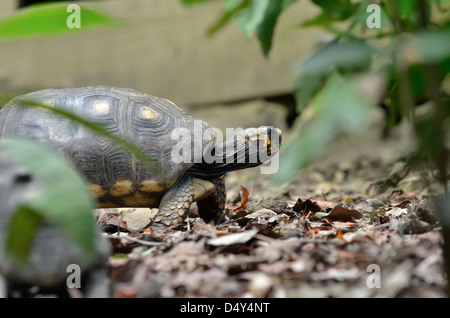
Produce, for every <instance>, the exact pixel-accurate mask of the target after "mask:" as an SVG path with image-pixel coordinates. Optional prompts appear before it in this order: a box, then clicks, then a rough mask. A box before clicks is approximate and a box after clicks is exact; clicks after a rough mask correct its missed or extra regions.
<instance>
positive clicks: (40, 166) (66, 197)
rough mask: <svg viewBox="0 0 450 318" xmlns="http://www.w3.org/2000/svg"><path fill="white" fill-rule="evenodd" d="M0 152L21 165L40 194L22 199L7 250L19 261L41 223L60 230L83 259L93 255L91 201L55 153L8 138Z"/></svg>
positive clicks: (79, 180) (10, 231)
mask: <svg viewBox="0 0 450 318" xmlns="http://www.w3.org/2000/svg"><path fill="white" fill-rule="evenodd" d="M0 151H5V152H7V153H8V154H9V155H10V156H11V158H13V160H14V161H17V162H18V163H19V164H23V165H25V166H26V167H27V168H28V169H29V171H30V173H31V175H32V176H33V180H36V182H39V183H40V184H42V191H40V193H39V195H35V196H33V197H31V198H28V199H26V202H25V204H23V205H22V206H21V207H19V208H18V210H17V211H16V212H15V215H14V217H13V222H12V224H11V227H10V229H9V233H8V239H7V242H8V243H7V244H8V245H7V250H8V251H9V252H10V253H12V254H13V255H15V256H17V257H18V258H19V259H22V260H23V259H24V254H25V253H27V252H28V249H29V248H30V246H31V245H30V244H31V241H32V239H33V237H34V234H35V231H36V229H37V227H38V225H39V224H40V223H41V221H46V222H48V223H50V224H53V225H55V226H57V227H58V228H60V229H61V230H62V231H64V232H66V233H67V235H68V236H69V237H71V238H72V239H73V240H74V242H76V243H77V244H78V245H79V246H80V247H81V248H82V250H83V251H85V252H86V256H91V255H93V253H94V247H95V246H94V239H95V235H94V234H95V221H94V217H93V214H92V209H93V208H94V207H95V201H94V199H93V198H92V197H91V195H90V194H89V192H88V190H87V188H86V184H85V182H84V181H83V179H82V178H81V177H80V176H79V175H78V174H77V173H76V172H75V168H74V167H72V166H71V165H70V164H69V163H68V162H67V161H66V160H64V159H63V158H62V157H61V156H60V155H59V154H56V153H55V152H53V151H51V150H50V149H47V148H46V147H44V146H43V145H41V144H38V143H36V142H33V141H31V140H26V139H19V138H12V139H4V140H2V141H1V142H0Z"/></svg>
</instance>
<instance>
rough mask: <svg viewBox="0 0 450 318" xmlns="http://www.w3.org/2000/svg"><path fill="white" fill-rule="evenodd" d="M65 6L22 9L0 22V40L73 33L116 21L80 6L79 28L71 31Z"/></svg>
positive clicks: (58, 4) (49, 5)
mask: <svg viewBox="0 0 450 318" xmlns="http://www.w3.org/2000/svg"><path fill="white" fill-rule="evenodd" d="M67 6H68V4H67V3H57V4H41V5H34V6H31V7H29V8H26V9H22V10H20V11H18V12H17V13H16V14H14V15H12V16H10V17H8V18H6V19H4V20H3V21H0V38H12V37H23V36H31V35H37V34H41V35H42V34H44V35H49V34H56V33H60V32H64V31H66V32H67V31H69V32H73V31H75V30H83V29H84V28H85V27H90V26H93V25H110V24H113V23H114V22H116V21H117V20H116V19H115V18H112V17H110V16H107V15H105V14H103V13H101V12H98V11H96V10H93V9H90V8H88V7H87V6H85V5H80V8H81V11H80V20H81V28H80V29H76V28H73V29H71V28H69V27H68V26H67V19H68V18H69V17H70V15H71V14H72V13H71V11H69V12H67Z"/></svg>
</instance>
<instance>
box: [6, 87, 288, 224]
mask: <svg viewBox="0 0 450 318" xmlns="http://www.w3.org/2000/svg"><path fill="white" fill-rule="evenodd" d="M26 100H33V101H36V102H38V103H40V104H43V105H47V106H51V107H55V108H61V109H64V110H68V111H72V112H74V113H75V114H77V115H79V116H81V117H84V118H86V119H88V120H93V121H95V122H98V123H101V124H103V126H104V127H106V129H107V130H109V131H110V132H112V133H114V134H117V135H119V136H121V137H123V138H125V139H127V140H128V141H130V142H132V143H134V144H135V145H136V146H138V147H139V148H140V149H141V150H142V151H143V152H144V153H145V154H146V155H148V157H150V159H151V160H152V161H153V163H154V164H155V166H156V168H157V169H154V170H149V169H147V168H146V167H145V166H144V164H142V163H141V162H140V161H138V160H136V159H135V157H134V156H133V155H132V154H130V153H128V152H127V151H125V150H124V149H123V148H122V147H121V146H119V145H117V144H116V143H114V142H113V141H111V140H110V139H108V138H105V137H102V136H99V135H98V134H95V133H94V132H92V131H91V130H90V129H88V128H86V127H84V126H82V125H80V124H77V123H75V122H74V121H72V120H70V119H68V118H65V117H61V116H59V115H56V114H54V112H51V111H48V110H46V109H45V108H39V107H20V105H22V106H23V105H24V104H26V103H25V102H24V101H26ZM211 129H212V127H211V126H209V125H208V124H207V123H205V122H204V121H202V120H199V119H196V118H195V117H194V116H192V115H190V114H188V113H187V112H185V111H183V110H182V109H181V108H179V107H178V106H177V105H175V104H174V103H173V102H171V101H169V100H167V99H164V98H161V97H156V96H151V95H148V94H144V93H140V92H137V91H135V90H132V89H126V88H116V87H107V86H90V87H81V88H65V89H45V90H41V91H37V92H32V93H29V94H26V95H22V96H19V97H16V98H14V99H12V100H11V101H10V102H9V103H7V104H6V105H5V106H4V107H3V108H2V109H1V110H0V137H1V138H8V137H12V136H21V137H25V138H31V139H34V140H36V141H38V142H40V143H44V144H46V145H48V146H50V147H51V148H53V149H55V150H56V151H58V152H59V153H61V154H63V155H64V156H65V157H66V158H67V159H68V160H70V161H72V162H73V163H74V165H75V166H76V168H77V169H78V170H79V171H80V172H81V174H82V175H84V177H85V179H86V180H87V182H88V184H89V185H88V186H89V188H90V190H91V191H92V193H93V195H94V197H95V198H96V199H97V200H98V203H99V207H104V208H106V207H150V208H151V207H159V210H158V212H157V214H156V215H155V217H154V218H153V220H152V222H151V226H152V227H153V229H154V230H155V231H156V232H162V231H164V230H166V229H167V228H168V227H171V226H173V225H177V224H180V223H182V222H183V221H184V219H185V218H186V216H187V213H188V212H189V208H190V206H191V204H192V203H193V202H197V205H198V212H199V215H200V217H202V218H203V219H204V220H205V221H206V222H211V221H214V222H215V223H217V222H218V219H219V217H220V215H221V213H222V212H223V210H224V206H225V199H226V192H225V179H224V175H225V173H227V172H230V171H233V170H239V169H244V168H249V167H255V166H258V165H261V164H263V163H264V162H265V161H268V160H269V159H270V158H272V156H273V155H275V154H276V153H277V152H278V150H279V145H280V142H281V134H282V132H281V130H280V129H278V128H274V127H271V126H262V127H259V128H248V129H245V130H240V131H238V132H237V133H236V134H235V135H234V136H232V137H230V138H229V139H227V140H225V141H224V142H223V143H216V141H215V138H216V135H215V134H214V133H211ZM176 132H178V133H180V132H182V133H181V135H182V136H181V139H182V140H180V136H178V139H176V138H174V135H175V137H176V134H175V133H176ZM180 145H181V146H182V147H181V146H180ZM195 145H201V151H200V152H199V151H198V149H196V148H195ZM197 148H198V147H197ZM174 149H178V150H179V151H178V152H177V151H174ZM180 149H181V150H180ZM190 150H193V151H191V154H190V156H189V152H190ZM185 151H186V153H184V152H185ZM174 153H178V154H181V153H182V155H183V156H184V157H183V158H185V160H182V161H181V162H180V160H174ZM186 158H187V159H186ZM211 158H213V159H214V160H211ZM250 158H252V159H253V160H249V159H250Z"/></svg>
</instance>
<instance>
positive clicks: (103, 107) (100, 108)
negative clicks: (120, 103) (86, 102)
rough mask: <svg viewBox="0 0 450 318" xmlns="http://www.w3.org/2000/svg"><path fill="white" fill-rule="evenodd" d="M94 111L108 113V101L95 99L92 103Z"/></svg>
mask: <svg viewBox="0 0 450 318" xmlns="http://www.w3.org/2000/svg"><path fill="white" fill-rule="evenodd" d="M94 111H95V112H96V113H100V114H108V113H109V103H108V102H107V101H103V100H100V101H96V102H95V103H94Z"/></svg>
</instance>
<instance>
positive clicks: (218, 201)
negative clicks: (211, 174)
mask: <svg viewBox="0 0 450 318" xmlns="http://www.w3.org/2000/svg"><path fill="white" fill-rule="evenodd" d="M209 181H210V182H211V183H213V184H214V190H215V191H213V192H212V194H210V195H209V196H207V197H206V198H204V199H202V200H199V201H197V207H198V214H199V215H200V217H201V218H202V219H203V220H204V221H205V222H206V223H209V222H211V221H214V224H217V223H218V222H219V219H220V217H221V215H222V213H223V210H224V208H225V200H226V197H227V195H226V190H225V176H220V177H218V178H215V179H212V180H209Z"/></svg>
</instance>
